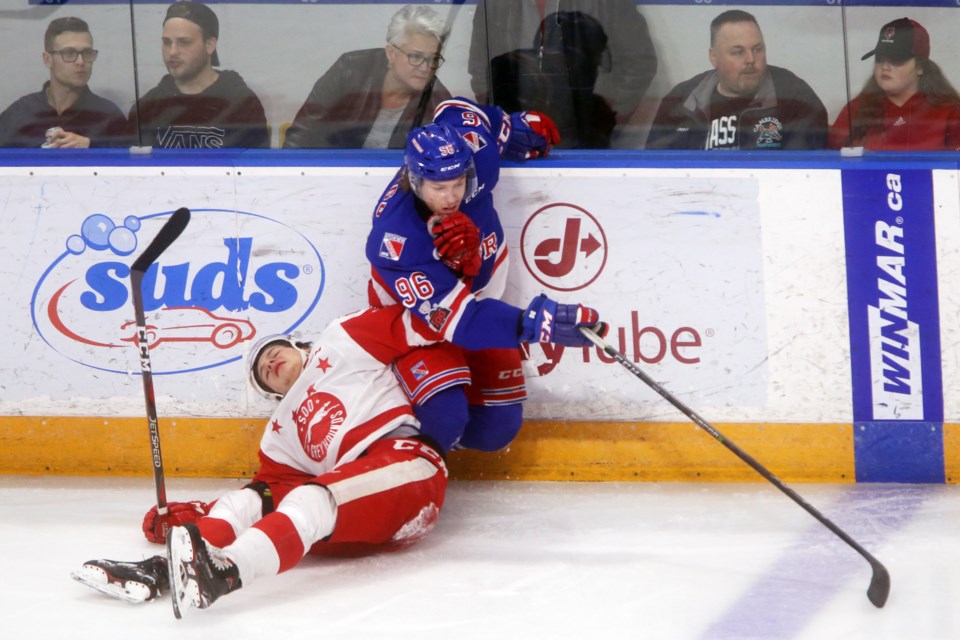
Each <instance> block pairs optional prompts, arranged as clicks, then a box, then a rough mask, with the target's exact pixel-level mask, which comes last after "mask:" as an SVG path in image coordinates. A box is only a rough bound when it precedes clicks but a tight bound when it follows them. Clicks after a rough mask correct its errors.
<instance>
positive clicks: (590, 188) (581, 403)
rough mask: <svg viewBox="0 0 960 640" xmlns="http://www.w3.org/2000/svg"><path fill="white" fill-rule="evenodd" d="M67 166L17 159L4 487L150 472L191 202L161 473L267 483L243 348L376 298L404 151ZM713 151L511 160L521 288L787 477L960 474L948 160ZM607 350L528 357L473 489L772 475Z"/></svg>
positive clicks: (512, 233)
mask: <svg viewBox="0 0 960 640" xmlns="http://www.w3.org/2000/svg"><path fill="white" fill-rule="evenodd" d="M74 157H75V158H77V159H78V162H82V163H83V166H79V165H74V166H50V165H49V164H48V163H49V161H48V159H47V158H49V156H38V155H37V154H31V153H27V154H22V155H18V154H16V153H9V152H8V153H5V154H2V157H0V163H4V164H7V165H8V166H5V167H0V184H2V186H3V192H4V193H5V198H6V199H5V202H4V207H3V210H2V212H0V220H2V228H3V229H4V232H3V234H2V236H0V237H2V240H0V246H2V248H3V252H4V255H5V256H6V258H7V259H6V260H5V265H6V267H5V277H4V278H3V279H2V282H0V299H3V300H6V301H8V312H7V313H6V314H5V315H4V318H2V319H0V323H2V324H4V325H5V326H4V327H3V329H4V331H3V334H4V335H5V336H6V338H7V344H6V349H5V352H6V356H5V357H4V358H3V361H2V363H0V386H2V393H0V472H6V473H11V472H12V473H91V474H105V473H116V474H144V475H146V474H149V473H151V470H150V456H149V443H148V439H147V430H146V419H145V417H144V409H143V406H144V403H143V394H142V385H141V381H140V376H139V370H140V365H139V360H138V358H137V351H136V349H135V347H134V346H133V333H132V329H131V326H130V324H129V323H130V321H131V320H132V316H133V312H132V307H131V306H130V302H129V278H128V275H129V265H130V263H131V262H132V261H133V258H134V257H135V256H136V255H137V254H138V253H139V251H140V250H142V248H143V247H144V246H145V245H146V243H147V242H149V239H150V238H151V237H152V236H153V235H154V234H155V233H156V230H157V229H158V228H159V226H160V225H161V224H162V223H163V221H164V220H165V219H166V218H167V217H168V216H169V214H170V213H171V212H172V211H173V210H174V209H176V208H178V207H180V206H187V207H189V208H191V210H192V211H193V213H194V215H193V220H192V221H191V223H190V225H189V227H188V228H187V230H186V232H185V233H184V235H183V236H182V237H181V239H180V240H178V241H177V243H176V244H175V245H174V246H173V247H172V248H171V249H170V250H169V251H168V253H166V254H164V255H163V256H162V258H161V259H160V261H159V264H158V266H157V270H156V271H152V272H148V275H147V278H146V280H145V291H144V298H145V300H146V305H147V321H148V325H149V326H150V327H151V340H152V345H151V360H152V364H153V371H154V386H155V389H156V394H157V406H158V410H159V413H160V416H161V434H162V446H163V452H164V462H165V466H166V468H167V472H168V473H170V474H174V475H176V474H181V475H190V476H234V475H249V474H250V473H252V471H253V470H255V467H256V449H257V443H258V441H259V434H260V430H261V425H262V424H263V422H264V420H265V418H266V416H267V415H268V414H269V411H270V404H269V403H268V402H267V401H264V400H261V399H259V398H257V397H255V396H253V395H252V394H250V393H249V392H248V390H247V389H246V388H245V387H244V384H243V380H244V375H243V356H244V353H245V350H246V348H247V347H248V346H249V344H250V343H251V341H252V340H255V339H256V337H259V336H262V335H264V334H269V333H277V332H287V331H294V332H298V333H300V334H302V335H304V336H309V335H311V334H313V333H316V332H318V331H319V330H320V329H321V328H322V327H323V326H324V325H325V324H326V323H327V322H328V321H329V320H331V319H332V318H334V317H336V316H337V315H339V314H341V313H344V312H347V311H350V310H353V309H356V308H358V307H360V306H362V305H363V304H364V303H365V295H366V286H365V284H366V274H367V269H366V263H365V258H364V254H363V246H364V243H365V241H366V236H367V232H368V230H369V224H370V216H371V215H372V214H374V212H375V207H376V204H377V201H378V198H379V197H380V195H381V192H382V190H383V188H384V186H385V185H386V184H387V182H388V181H389V179H390V178H391V176H392V175H393V173H394V167H395V166H396V165H397V164H398V162H399V156H398V155H397V154H394V153H390V152H383V153H376V152H373V153H358V152H354V153H350V152H345V153H342V154H337V153H333V154H310V153H301V154H283V155H280V154H270V153H262V152H261V153H252V152H248V153H226V152H225V153H224V154H222V155H217V154H214V155H213V156H210V155H205V156H203V157H202V159H200V158H199V157H197V156H190V155H189V154H176V153H173V154H170V155H164V154H154V155H152V156H145V157H133V158H131V157H127V156H126V154H125V152H119V151H118V152H104V153H101V154H98V155H89V156H88V155H83V156H79V155H77V156H74ZM701 158H702V156H699V157H698V156H686V155H684V154H669V153H668V154H665V155H654V154H632V155H631V154H595V155H594V154H586V153H580V154H576V155H573V154H571V155H567V156H565V155H564V154H562V153H561V154H556V157H555V158H551V159H549V160H547V161H545V162H541V163H536V164H534V163H530V164H527V165H525V166H522V167H518V166H509V167H507V168H505V169H504V171H503V173H502V176H501V182H500V184H499V186H498V187H497V190H496V201H497V206H498V209H499V211H500V213H501V217H502V218H503V220H504V226H505V231H506V235H507V243H508V250H509V252H510V256H511V271H510V281H509V285H508V290H507V294H506V299H507V300H508V301H509V302H512V303H514V304H517V305H518V306H523V305H525V303H526V301H528V300H529V299H530V298H532V297H533V296H535V295H537V294H539V293H540V292H546V293H547V294H548V295H550V296H552V297H554V298H557V299H559V300H562V301H567V302H583V303H586V304H590V305H592V306H595V307H597V308H598V309H600V311H601V314H602V315H603V317H604V318H605V319H606V320H608V321H609V322H610V323H611V325H612V327H613V328H614V332H613V333H612V334H611V336H610V337H609V338H608V341H609V342H610V343H611V344H613V345H614V346H616V347H617V348H619V349H620V350H621V351H622V352H623V353H625V354H626V355H627V356H628V357H629V358H631V359H632V360H633V361H634V362H636V363H637V364H638V365H639V366H640V367H641V368H643V369H644V370H645V371H647V373H649V374H650V375H651V376H652V377H653V378H654V379H656V380H657V381H659V382H660V383H661V384H663V385H664V386H665V387H666V388H667V389H668V390H669V391H670V392H672V393H674V394H675V395H676V396H677V397H679V398H680V399H681V400H682V401H683V402H684V403H686V404H687V405H689V406H690V407H692V408H694V410H695V411H697V412H698V413H699V414H701V415H702V416H703V417H705V418H706V419H707V420H709V421H711V422H712V423H713V424H714V425H715V426H717V427H718V428H720V429H721V431H722V432H723V433H724V434H726V435H727V436H728V437H729V438H730V439H732V440H733V441H734V442H736V443H737V444H738V445H740V446H741V448H744V449H747V450H748V451H749V452H750V453H752V454H753V455H754V456H755V457H757V458H758V459H759V460H760V461H761V463H763V464H765V465H767V466H769V467H770V468H771V470H773V471H774V472H775V473H777V474H778V475H780V476H781V477H783V478H784V479H787V480H809V481H838V482H839V481H907V482H944V481H946V482H955V481H956V478H957V477H958V474H957V467H958V465H960V454H958V453H957V452H958V447H957V435H956V426H957V423H958V422H960V406H958V404H960V400H958V399H957V398H955V397H952V395H951V394H949V393H947V392H946V390H947V389H951V388H956V378H957V368H958V362H957V349H956V345H957V343H958V329H957V326H956V325H957V322H956V319H957V318H958V305H960V292H958V286H957V285H956V283H955V279H954V278H952V277H951V276H953V275H954V274H956V273H960V256H958V251H957V247H960V193H958V180H960V175H958V172H957V167H956V165H955V163H953V164H952V165H951V164H950V163H947V162H945V161H944V158H908V159H904V158H902V157H899V158H867V159H843V160H841V159H840V158H839V157H837V156H836V155H833V154H829V155H828V154H823V155H819V154H809V155H803V156H794V155H791V156H789V160H790V162H777V164H775V165H774V164H773V163H771V162H769V161H767V162H760V161H758V160H757V159H756V158H755V157H753V156H750V155H749V154H746V155H740V154H731V155H729V156H724V158H723V162H720V161H716V160H715V161H712V162H704V161H703V160H702V159H701ZM198 163H200V164H198ZM44 165H47V166H44ZM255 336H256V337H255ZM609 360H610V359H609V358H608V357H606V356H605V354H602V353H600V352H598V351H597V350H595V349H566V350H560V349H555V348H551V347H549V346H547V347H546V348H541V347H539V346H536V347H535V348H534V360H533V361H532V362H531V363H529V366H528V369H527V374H528V377H527V389H528V393H529V402H528V404H527V407H526V416H527V423H526V425H525V428H524V431H523V433H522V435H521V437H520V438H518V440H517V441H516V442H514V443H513V444H512V445H511V447H510V448H509V450H508V451H505V452H500V453H497V454H483V455H477V454H462V453H460V454H455V455H454V456H452V468H453V470H454V473H455V474H456V475H458V476H460V477H485V478H504V477H508V478H516V479H550V480H558V479H572V480H594V479H610V480H629V479H637V480H658V479H663V480H673V479H684V480H687V479H698V478H699V479H704V480H717V479H719V480H725V479H729V480H743V479H751V478H752V476H753V472H752V471H750V470H749V469H748V468H747V467H746V466H745V465H743V463H742V462H740V461H739V460H738V459H737V458H735V457H734V456H733V455H732V454H731V453H729V452H728V451H727V450H726V449H725V448H724V447H723V446H722V445H720V444H719V443H718V442H716V441H715V440H713V439H712V438H711V437H710V436H709V435H707V434H706V433H703V432H701V431H700V430H699V429H698V428H696V427H695V426H694V425H693V424H692V423H690V422H688V421H686V420H685V419H684V418H683V416H682V415H681V414H679V413H678V412H676V411H675V410H674V409H673V408H672V407H670V406H669V405H667V404H666V402H665V401H664V400H662V399H661V398H660V397H659V396H657V395H656V394H654V393H653V392H652V391H650V390H649V389H647V388H646V387H645V386H644V385H643V384H642V383H641V382H640V381H639V380H638V379H636V378H634V377H633V376H632V375H631V374H629V373H628V372H626V371H625V370H623V369H622V368H621V367H620V366H619V365H617V364H615V363H612V362H610V361H609Z"/></svg>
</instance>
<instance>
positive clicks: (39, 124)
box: [0, 17, 128, 149]
mask: <svg viewBox="0 0 960 640" xmlns="http://www.w3.org/2000/svg"><path fill="white" fill-rule="evenodd" d="M43 43H44V52H43V64H44V65H45V66H46V67H47V68H48V69H50V79H49V80H48V81H46V82H44V83H43V88H42V89H41V90H40V91H37V92H36V93H30V94H27V95H25V96H23V97H22V98H20V99H18V100H17V101H16V102H14V103H13V104H12V105H10V106H9V107H8V108H7V109H6V111H4V112H3V113H2V114H0V146H3V147H20V148H31V147H42V148H44V149H87V148H89V147H110V146H126V145H127V144H128V139H127V138H126V137H125V135H124V129H125V126H126V118H125V117H124V115H123V112H121V111H120V109H119V108H118V107H117V105H115V104H114V103H112V102H110V101H109V100H106V99H105V98H101V97H100V96H98V95H96V94H95V93H93V92H92V91H91V90H90V87H89V86H88V83H89V82H90V75H91V74H92V73H93V63H94V61H95V60H96V59H97V55H98V53H99V52H98V51H97V50H96V49H94V48H93V36H91V35H90V28H89V26H88V25H87V23H86V22H85V21H83V20H81V19H80V18H72V17H71V18H57V19H55V20H53V21H51V22H50V24H49V25H48V26H47V31H46V33H45V34H44V38H43Z"/></svg>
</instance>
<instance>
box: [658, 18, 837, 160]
mask: <svg viewBox="0 0 960 640" xmlns="http://www.w3.org/2000/svg"><path fill="white" fill-rule="evenodd" d="M709 56H710V63H711V64H712V65H713V69H711V70H710V71H705V72H703V73H701V74H699V75H696V76H694V77H693V78H691V79H689V80H686V81H684V82H681V83H680V84H678V85H677V86H675V87H674V88H673V89H671V90H670V92H669V93H668V94H667V95H666V96H665V97H664V98H663V100H662V101H661V102H660V108H659V109H658V110H657V115H656V116H655V117H654V120H653V124H652V125H651V127H650V134H649V136H648V137H647V145H646V148H647V149H707V150H713V149H751V150H753V149H764V150H766V149H769V150H780V149H822V148H823V147H824V145H825V144H826V141H827V110H826V108H825V107H824V106H823V102H822V101H821V100H820V98H819V97H817V94H816V93H815V92H814V91H813V89H812V88H810V85H808V84H807V83H806V82H804V81H803V80H802V79H800V78H798V77H797V76H796V75H795V74H794V73H792V72H790V71H788V70H787V69H783V68H781V67H775V66H773V65H768V64H767V48H766V43H764V40H763V34H762V33H761V32H760V26H759V25H758V24H757V20H756V18H754V17H753V16H752V15H751V14H749V13H747V12H746V11H740V10H738V9H733V10H730V11H724V12H723V13H721V14H720V15H718V16H717V17H716V18H714V19H713V22H711V23H710V50H709Z"/></svg>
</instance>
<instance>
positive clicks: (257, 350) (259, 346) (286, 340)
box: [246, 334, 310, 400]
mask: <svg viewBox="0 0 960 640" xmlns="http://www.w3.org/2000/svg"><path fill="white" fill-rule="evenodd" d="M275 344H280V345H284V346H287V347H293V348H294V349H296V350H297V353H299V354H300V366H301V367H302V366H303V365H304V364H306V362H307V355H308V351H309V348H310V345H309V344H308V343H304V342H298V341H297V339H296V338H295V337H294V336H292V335H290V334H274V335H268V336H264V337H263V338H260V339H259V340H257V341H256V342H255V343H254V345H253V346H252V347H250V351H248V352H247V358H246V360H247V381H248V382H249V383H250V386H251V387H253V389H254V390H255V391H256V392H257V393H259V394H260V395H262V396H264V397H265V398H273V399H276V400H279V399H280V398H282V397H283V395H282V394H280V393H277V392H276V391H274V390H273V389H271V388H270V387H269V386H267V385H266V384H265V383H264V382H263V380H261V379H260V374H258V373H257V360H258V359H259V358H260V354H261V353H263V352H264V351H266V350H267V347H271V346H273V345H275Z"/></svg>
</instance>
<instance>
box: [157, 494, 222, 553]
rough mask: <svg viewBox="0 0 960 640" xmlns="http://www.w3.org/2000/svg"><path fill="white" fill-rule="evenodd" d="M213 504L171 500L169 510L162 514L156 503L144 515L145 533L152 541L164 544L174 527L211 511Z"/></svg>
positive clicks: (192, 520) (194, 520)
mask: <svg viewBox="0 0 960 640" xmlns="http://www.w3.org/2000/svg"><path fill="white" fill-rule="evenodd" d="M210 507H211V505H209V504H207V503H206V502H200V501H199V500H194V501H192V502H170V503H168V504H167V512H166V513H165V514H163V515H160V513H159V511H158V510H157V507H156V505H154V506H153V508H151V509H150V511H147V515H145V516H143V535H144V536H146V538H147V540H149V541H150V542H156V543H159V544H164V543H166V541H167V532H168V531H169V530H170V529H172V528H173V527H179V526H181V525H184V524H192V523H194V522H196V521H197V520H199V519H200V518H202V517H203V516H205V515H207V514H208V513H210Z"/></svg>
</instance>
